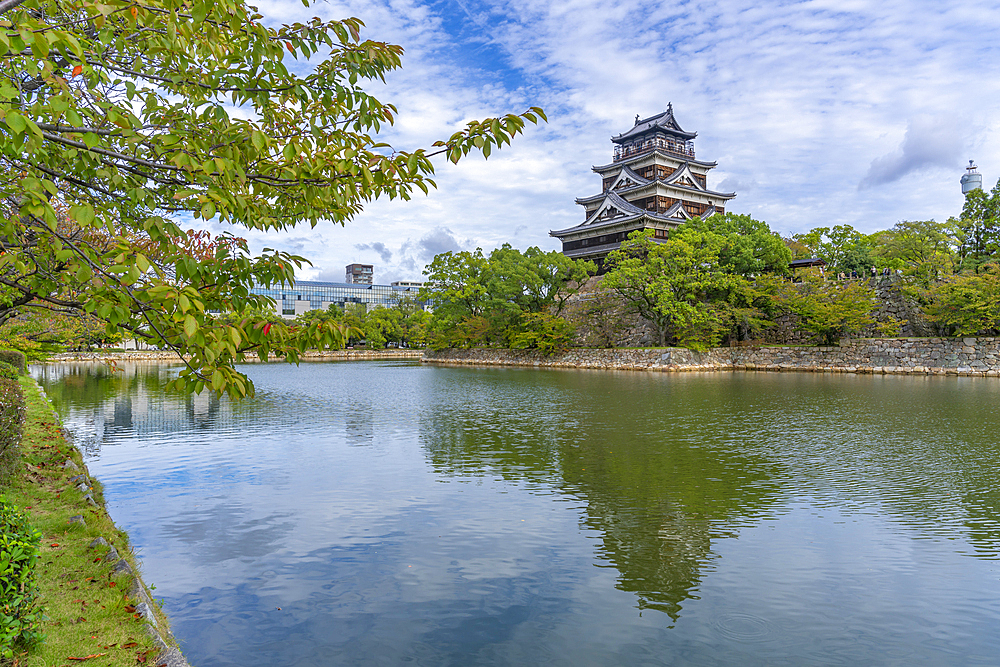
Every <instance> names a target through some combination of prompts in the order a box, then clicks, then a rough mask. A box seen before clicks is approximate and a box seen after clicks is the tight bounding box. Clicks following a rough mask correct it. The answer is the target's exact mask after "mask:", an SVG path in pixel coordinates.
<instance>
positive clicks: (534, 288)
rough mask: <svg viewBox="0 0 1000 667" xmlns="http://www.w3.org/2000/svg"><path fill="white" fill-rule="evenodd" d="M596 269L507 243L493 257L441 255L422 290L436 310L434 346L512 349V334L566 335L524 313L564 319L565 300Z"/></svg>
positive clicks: (432, 332) (590, 264) (428, 271)
mask: <svg viewBox="0 0 1000 667" xmlns="http://www.w3.org/2000/svg"><path fill="white" fill-rule="evenodd" d="M595 271H596V267H595V266H594V263H593V262H578V261H574V260H571V259H570V258H568V257H566V256H565V255H563V254H562V253H560V252H555V251H553V252H543V251H542V250H540V249H538V248H536V247H532V248H528V249H527V250H526V251H525V252H523V253H522V252H521V251H520V250H517V249H516V248H512V247H511V246H510V245H507V244H505V245H504V246H502V247H500V248H497V249H495V250H494V251H493V252H491V253H490V255H489V257H486V256H484V255H483V252H482V250H480V249H477V250H476V251H475V252H468V251H461V252H446V253H441V254H440V255H437V256H435V257H434V259H433V260H432V261H431V263H430V264H429V265H428V266H427V268H426V269H425V270H424V274H425V275H427V282H426V283H425V287H424V288H423V289H422V290H421V292H420V298H421V299H422V300H426V301H429V302H430V303H432V304H433V308H434V313H433V319H432V321H431V322H430V334H429V343H430V345H431V346H432V347H434V348H438V349H440V348H445V347H470V346H475V345H494V346H500V347H509V346H510V345H512V336H514V335H515V334H523V335H524V336H527V335H528V333H527V332H528V330H532V331H533V332H534V333H533V334H532V335H534V336H536V337H545V336H547V335H550V334H551V335H555V334H556V333H557V332H560V331H565V328H564V327H562V325H557V324H556V323H554V322H553V321H552V320H551V319H547V318H545V317H528V318H526V317H525V314H528V313H547V314H548V315H551V316H553V317H555V318H559V314H560V313H561V312H562V309H563V307H564V305H565V303H566V300H567V299H568V298H569V297H570V296H571V295H573V294H575V293H576V292H577V291H578V290H579V288H580V286H581V285H582V284H583V282H584V281H586V279H587V277H588V276H589V275H591V274H592V273H594V272H595ZM532 327H535V328H534V329H532ZM560 327H562V328H560ZM560 335H561V334H560ZM520 340H521V341H522V342H523V341H526V340H528V338H524V337H523V336H522V338H521V339H520ZM560 340H561V339H560ZM552 345H553V346H556V347H557V346H558V345H562V343H561V342H553V343H552ZM532 346H535V347H537V346H538V345H534V344H533V345H532ZM545 347H547V349H548V346H545ZM551 349H555V347H552V348H551Z"/></svg>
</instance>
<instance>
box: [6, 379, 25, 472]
mask: <svg viewBox="0 0 1000 667" xmlns="http://www.w3.org/2000/svg"><path fill="white" fill-rule="evenodd" d="M23 425H24V394H23V393H21V385H19V384H18V382H17V380H11V379H8V378H6V377H0V482H6V481H7V480H9V479H10V478H11V477H12V476H13V475H14V474H15V473H16V471H17V467H18V466H17V464H18V461H19V460H20V455H19V454H20V450H19V448H18V446H19V445H20V444H21V433H22V427H23Z"/></svg>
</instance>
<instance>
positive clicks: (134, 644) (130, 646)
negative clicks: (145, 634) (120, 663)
mask: <svg viewBox="0 0 1000 667" xmlns="http://www.w3.org/2000/svg"><path fill="white" fill-rule="evenodd" d="M138 645H139V642H129V643H127V644H122V648H135V647H136V646H138Z"/></svg>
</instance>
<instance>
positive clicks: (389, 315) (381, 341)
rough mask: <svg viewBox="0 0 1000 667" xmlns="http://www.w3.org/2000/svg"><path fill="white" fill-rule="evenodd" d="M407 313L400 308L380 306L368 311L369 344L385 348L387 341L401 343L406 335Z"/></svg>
mask: <svg viewBox="0 0 1000 667" xmlns="http://www.w3.org/2000/svg"><path fill="white" fill-rule="evenodd" d="M405 318H406V315H405V314H404V313H403V311H402V310H400V309H398V308H385V307H383V306H380V307H378V308H375V309H374V310H372V311H371V312H369V313H368V316H367V317H366V318H365V328H364V332H365V339H367V341H368V345H369V346H371V347H375V348H383V347H385V346H386V343H396V344H399V343H401V342H403V338H404V336H405V335H406V330H405V328H404V324H403V322H404V320H405Z"/></svg>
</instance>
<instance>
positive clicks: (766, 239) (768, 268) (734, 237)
mask: <svg viewBox="0 0 1000 667" xmlns="http://www.w3.org/2000/svg"><path fill="white" fill-rule="evenodd" d="M693 233H696V234H703V235H704V234H711V235H715V236H718V237H719V240H718V246H719V251H718V257H719V266H720V268H721V269H722V270H723V271H724V272H725V273H730V274H734V275H738V276H744V277H750V276H755V275H759V274H762V273H779V274H784V273H787V272H788V263H789V262H790V261H791V259H792V253H791V250H789V249H788V247H787V246H786V245H785V242H784V241H782V239H781V237H780V236H778V235H777V234H775V233H774V232H772V231H771V229H770V227H768V226H767V223H766V222H761V221H760V220H754V219H753V218H751V217H750V216H749V215H737V214H735V213H726V214H725V215H721V214H716V215H713V216H711V217H709V218H705V219H704V220H703V219H701V218H695V219H693V220H691V221H689V222H687V223H685V224H683V225H681V226H680V227H679V228H677V229H676V230H675V231H674V232H673V233H672V234H671V237H672V238H686V237H687V235H689V234H693Z"/></svg>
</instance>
